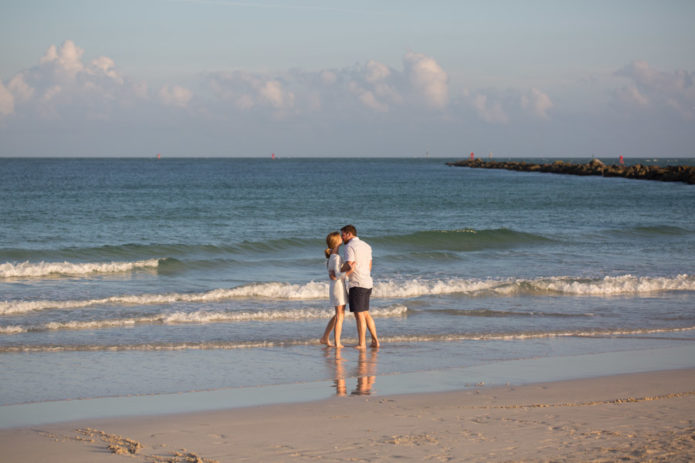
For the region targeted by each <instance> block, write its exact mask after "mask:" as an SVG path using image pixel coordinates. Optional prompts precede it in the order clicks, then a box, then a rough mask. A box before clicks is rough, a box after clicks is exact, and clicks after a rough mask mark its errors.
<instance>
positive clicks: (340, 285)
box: [326, 254, 347, 306]
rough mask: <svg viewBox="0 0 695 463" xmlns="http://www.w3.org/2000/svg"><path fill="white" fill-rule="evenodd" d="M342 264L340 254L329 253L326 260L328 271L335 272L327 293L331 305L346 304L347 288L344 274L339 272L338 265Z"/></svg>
mask: <svg viewBox="0 0 695 463" xmlns="http://www.w3.org/2000/svg"><path fill="white" fill-rule="evenodd" d="M342 265H343V259H342V258H341V257H340V254H331V257H330V258H329V259H328V261H327V262H326V266H327V267H328V271H331V270H332V271H333V272H335V277H336V278H337V279H336V280H329V281H330V288H329V290H328V295H329V297H330V298H331V305H332V306H336V305H345V304H347V289H346V285H345V274H344V273H340V267H341V266H342Z"/></svg>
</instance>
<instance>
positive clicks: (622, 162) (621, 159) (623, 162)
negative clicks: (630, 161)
mask: <svg viewBox="0 0 695 463" xmlns="http://www.w3.org/2000/svg"><path fill="white" fill-rule="evenodd" d="M618 159H619V160H620V164H625V160H624V159H623V155H622V154H621V155H620V158H618Z"/></svg>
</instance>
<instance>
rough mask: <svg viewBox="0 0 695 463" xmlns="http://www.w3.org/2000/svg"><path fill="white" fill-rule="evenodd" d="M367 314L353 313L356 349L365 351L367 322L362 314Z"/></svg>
mask: <svg viewBox="0 0 695 463" xmlns="http://www.w3.org/2000/svg"><path fill="white" fill-rule="evenodd" d="M365 313H367V312H355V322H356V323H357V342H358V344H357V345H356V346H355V348H356V349H366V348H367V341H366V334H367V333H366V332H367V320H366V319H365V316H364V314H365Z"/></svg>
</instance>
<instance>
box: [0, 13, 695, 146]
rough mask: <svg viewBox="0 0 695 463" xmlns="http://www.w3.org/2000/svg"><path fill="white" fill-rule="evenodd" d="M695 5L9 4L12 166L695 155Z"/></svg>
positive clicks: (4, 89)
mask: <svg viewBox="0 0 695 463" xmlns="http://www.w3.org/2000/svg"><path fill="white" fill-rule="evenodd" d="M693 23H695V2H692V1H640V0H632V1H610V0H603V1H593V0H584V1H560V0H556V1H431V2H425V1H371V2H367V1H352V2H338V1H330V0H324V1H319V0H297V1H281V0H274V1H273V0H271V1H226V0H139V1H131V0H120V1H116V0H112V1H105V0H81V1H76V0H64V1H60V2H55V1H40V0H2V1H0V43H1V44H2V45H0V156H153V155H154V154H156V153H162V154H163V155H168V156H267V155H269V154H270V153H271V152H275V153H277V154H278V155H279V156H406V157H410V156H419V155H423V154H424V153H426V152H429V153H430V155H432V156H446V157H462V156H465V155H467V154H468V153H470V152H471V151H474V152H476V153H479V154H481V155H487V153H489V152H493V153H494V154H495V155H496V156H499V157H506V156H544V157H564V156H591V155H597V156H604V157H613V156H615V157H617V156H618V155H621V154H622V155H624V156H628V157H629V156H633V157H643V156H695V82H694V80H695V31H694V30H695V28H693V27H692V24H693Z"/></svg>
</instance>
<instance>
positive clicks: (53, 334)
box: [0, 159, 695, 405]
mask: <svg viewBox="0 0 695 463" xmlns="http://www.w3.org/2000/svg"><path fill="white" fill-rule="evenodd" d="M446 161H448V160H445V159H331V160H320V159H277V160H275V161H271V160H270V159H162V160H155V159H0V217H2V220H1V221H0V368H2V370H3V372H4V373H3V375H2V377H1V378H0V405H7V404H17V403H25V402H40V401H47V400H62V399H75V398H90V397H111V396H123V395H131V394H163V393H172V392H185V391H196V390H210V389H220V388H234V387H241V386H259V385H275V384H288V383H302V382H310V381H323V380H334V379H336V378H341V377H348V378H351V377H354V378H361V377H364V376H365V375H367V374H368V375H369V376H376V378H377V379H376V382H375V383H374V385H373V390H375V391H378V385H379V380H378V376H379V375H396V374H402V373H408V372H417V371H428V370H445V369H450V368H459V367H472V366H475V365H485V364H491V363H495V362H502V361H506V360H514V359H527V358H545V357H554V356H568V355H569V356H571V355H582V354H589V353H605V352H618V351H625V350H633V349H649V348H652V347H653V348H662V347H671V346H677V345H680V344H682V343H691V342H693V340H695V268H694V265H693V262H694V260H693V256H695V188H694V187H693V186H691V185H686V184H681V183H662V182H650V181H638V180H626V179H618V178H610V179H604V178H600V177H574V176H565V175H553V174H543V173H520V172H510V171H502V170H496V171H495V170H486V169H468V168H458V167H448V166H446V165H445V162H446ZM629 162H635V163H636V162H643V163H644V162H645V160H631V161H629ZM658 162H660V163H662V164H666V163H670V164H672V165H675V164H690V165H692V164H695V160H693V159H679V160H659V161H658ZM348 223H351V224H354V225H355V226H356V227H357V230H358V233H359V235H360V237H361V238H362V239H363V240H365V241H367V242H368V243H370V244H371V245H372V248H373V250H374V272H373V276H374V279H375V288H374V293H373V300H372V314H373V315H374V317H375V320H376V323H377V328H378V330H379V334H380V336H381V338H382V341H383V343H384V345H383V347H382V348H381V349H380V350H379V351H378V352H370V353H367V354H366V355H363V356H360V355H359V354H358V353H357V352H354V351H353V350H345V351H343V353H342V354H341V355H340V357H339V358H336V356H335V353H334V351H332V350H325V349H323V348H322V347H321V346H319V345H318V342H317V340H318V337H319V336H320V335H321V333H322V331H323V328H324V326H325V324H326V322H327V321H328V319H329V318H330V316H331V314H332V308H331V307H329V305H328V298H327V291H328V283H327V278H326V272H325V259H324V258H323V254H322V253H323V248H324V247H325V246H324V238H325V236H326V234H327V233H328V232H330V231H333V230H336V229H338V228H340V227H341V226H342V225H345V224H348ZM343 336H344V337H347V341H348V343H349V342H351V341H352V342H354V336H355V327H354V323H352V319H350V318H348V319H347V321H346V325H345V328H344V335H343ZM366 392H369V391H366Z"/></svg>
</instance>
